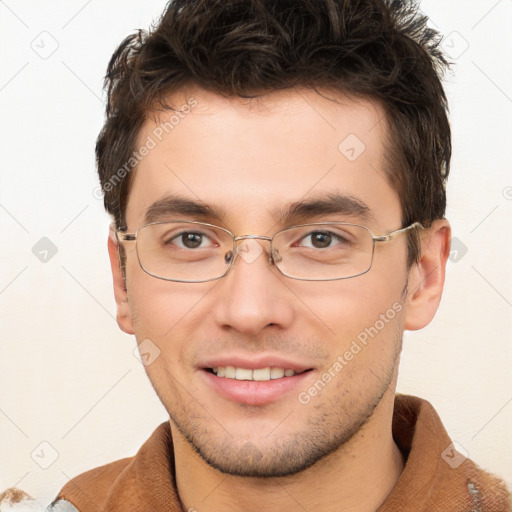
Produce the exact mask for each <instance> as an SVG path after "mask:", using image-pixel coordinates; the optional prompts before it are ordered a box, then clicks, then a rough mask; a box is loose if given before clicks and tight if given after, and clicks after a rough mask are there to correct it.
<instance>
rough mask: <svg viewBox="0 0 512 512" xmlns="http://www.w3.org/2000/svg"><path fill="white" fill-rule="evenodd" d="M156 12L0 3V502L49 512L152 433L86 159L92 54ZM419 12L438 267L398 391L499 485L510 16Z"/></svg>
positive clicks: (486, 8) (508, 1)
mask: <svg viewBox="0 0 512 512" xmlns="http://www.w3.org/2000/svg"><path fill="white" fill-rule="evenodd" d="M164 5H165V2H164V1H161V0H158V1H157V0H152V1H148V2H135V1H134V0H131V1H126V0H125V1H121V0H115V1H112V0H109V1H100V0H89V1H84V0H68V1H66V2H64V1H62V2H58V1H55V0H53V1H45V2H40V1H35V0H33V1H18V2H16V1H14V0H6V1H0V48H1V57H0V58H1V61H0V130H1V133H0V141H1V148H2V151H1V153H0V154H1V160H0V180H1V181H0V225H1V230H0V233H1V235H2V242H1V244H0V247H1V248H0V251H1V252H0V253H1V262H2V264H1V268H0V320H1V324H0V325H1V333H0V335H1V356H0V454H1V457H0V458H1V460H0V490H2V489H3V488H6V487H9V486H14V485H17V486H19V487H21V488H23V489H25V490H27V491H28V492H30V493H32V494H33V495H36V496H39V497H42V496H47V497H51V496H52V495H54V493H56V492H57V490H58V489H59V488H60V487H61V486H62V485H63V484H65V483H66V482H67V480H68V478H70V477H72V476H74V475H76V474H78V473H80V472H82V471H85V470H87V469H90V468H92V467H95V466H98V465H100V464H103V463H106V462H109V461H111V460H115V459H118V458H122V457H125V456H129V455H132V454H134V453H135V451H136V450H137V449H138V447H139V446H140V445H141V444H142V442H143V441H144V440H145V439H146V438H147V437H148V436H149V434H150V433H151V432H152V431H153V429H154V428H155V427H156V426H157V425H158V424H159V423H160V422H162V421H164V420H165V419H166V414H165V411H164V410H163V407H162V406H161V405H160V403H159V401H158V399H157V398H156V396H155V395H154V393H153V390H152V389H151V386H150V384H149V382H148V381H147V379H146V376H145V373H144V371H143V368H142V365H141V364H140V363H139V361H138V360H137V358H136V357H135V356H134V354H133V350H134V348H135V340H134V338H132V337H129V336H127V335H124V334H123V333H121V332H120V330H119V329H118V327H117V324H116V323H115V321H114V315H115V308H114V299H113V293H112V290H111V278H110V270H109V265H108V259H107V251H106V239H107V230H108V223H109V219H108V218H107V216H106V214H104V212H103V209H102V203H101V201H100V200H98V198H97V188H96V187H97V181H96V175H95V167H94V155H93V147H94V141H95V138H96V135H97V133H98V131H99V129H100V127H101V125H102V121H103V110H104V105H103V96H102V90H101V88H102V77H103V75H104V72H105V69H106V65H107V62H108V60H109V58H110V55H111V54H112V52H113V50H114V48H115V47H116V45H117V44H118V43H119V42H120V41H121V39H122V38H123V37H124V36H125V35H127V34H128V33H130V32H132V31H133V30H135V29H137V28H139V27H143V28H147V27H148V26H149V24H150V23H151V21H152V20H153V19H155V18H156V17H157V16H158V15H159V14H160V13H161V11H162V9H163V7H164ZM422 10H423V11H424V12H425V13H427V14H428V15H429V16H430V17H431V20H432V22H431V24H432V26H434V27H436V28H438V29H439V30H441V32H442V33H443V34H445V35H446V38H445V41H444V43H443V45H444V46H445V48H446V50H447V51H448V53H449V54H450V55H451V57H452V59H453V60H454V61H455V62H456V65H455V67H454V74H450V75H449V76H448V77H447V85H446V88H447V92H448V95H449V100H450V105H451V121H452V126H453V143H454V157H453V166H452V175H451V178H450V180H449V186H448V192H449V196H448V197H449V208H448V218H449V219H450V221H451V223H452V227H453V234H454V236H455V237H456V242H455V244H454V249H456V251H454V252H453V253H452V256H451V261H450V262H449V263H448V276H447V283H446V291H445V294H444V298H443V302H442V304H441V308H440V311H439V313H438V315H437V317H436V318H435V320H434V322H433V323H432V325H431V326H429V327H428V328H427V329H424V330H423V331H421V332H416V333H407V334H406V340H405V347H404V354H403V357H402V366H401V374H400V380H399V391H401V392H404V393H412V394H416V395H418V396H421V397H424V398H426V399H428V400H430V401H431V402H432V403H433V404H434V406H435V407H436V409H437V411H438V412H439V414H440V416H441V418H442V419H443V421H444V424H445V426H446V428H447V430H448V432H449V433H450V435H451V437H452V438H453V439H454V440H456V441H457V442H458V443H459V444H460V446H461V447H463V449H464V450H466V451H467V452H468V453H469V455H470V457H471V458H473V459H474V460H475V461H476V462H477V463H479V464H480V465H482V466H483V467H485V468H488V469H490V470H492V471H493V472H495V473H497V474H499V475H501V476H502V477H504V478H506V480H507V481H508V483H509V484H511V483H512V462H511V461H512V436H511V435H510V432H511V427H512V372H511V366H512V343H511V333H512V270H511V267H512V262H511V252H512V251H511V249H512V243H511V239H512V222H511V221H512V172H511V166H510V163H511V161H512V158H511V157H512V59H511V58H510V55H512V36H511V33H510V32H511V31H510V23H511V20H512V0H500V1H496V0H481V1H478V2H476V1H471V2H468V1H467V0H465V1H462V0H456V1H455V0H452V1H450V2H445V1H444V0H429V1H424V2H423V3H422ZM52 52H53V53H52ZM43 237H47V238H48V239H49V240H51V242H52V244H53V245H54V246H55V248H56V250H57V252H56V254H55V255H53V254H52V249H51V248H50V246H49V245H48V242H47V241H43V242H40V240H41V238H43ZM38 243H39V244H41V245H36V244H38ZM34 246H36V249H33V248H34ZM44 250H48V251H49V252H48V253H47V254H46V255H45V253H44ZM34 253H36V254H34ZM45 256H46V259H47V261H46V262H44V261H40V258H43V257H45ZM41 443H43V444H41ZM45 467H46V468H47V469H44V468H45Z"/></svg>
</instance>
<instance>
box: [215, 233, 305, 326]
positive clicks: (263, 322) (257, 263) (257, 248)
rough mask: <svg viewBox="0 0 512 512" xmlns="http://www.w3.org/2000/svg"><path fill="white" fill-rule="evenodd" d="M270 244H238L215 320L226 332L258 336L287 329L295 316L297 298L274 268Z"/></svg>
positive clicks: (219, 295)
mask: <svg viewBox="0 0 512 512" xmlns="http://www.w3.org/2000/svg"><path fill="white" fill-rule="evenodd" d="M269 250H270V244H269V243H268V240H266V239H263V240H255V239H252V238H247V239H244V240H239V241H238V242H237V250H236V255H234V257H235V261H234V263H233V267H232V268H231V269H230V271H229V273H228V274H227V275H226V276H225V277H224V278H223V279H222V280H221V283H219V286H218V287H217V289H218V293H217V298H216V300H215V305H214V317H215V320H216V322H217V324H218V325H219V326H220V327H222V328H223V329H232V330H234V331H238V332H240V333H243V334H252V335H254V334H257V333H259V332H260V331H262V330H263V329H265V328H266V327H268V326H275V327H280V328H286V327H288V326H290V325H291V323H292V322H293V318H294V315H295V304H294V296H293V294H292V293H291V292H290V291H289V290H288V288H287V287H286V286H285V284H283V282H282V280H283V279H286V277H284V276H282V275H281V274H280V273H279V271H278V270H277V269H276V268H275V267H273V266H272V262H271V259H270V257H269V253H268V251H269Z"/></svg>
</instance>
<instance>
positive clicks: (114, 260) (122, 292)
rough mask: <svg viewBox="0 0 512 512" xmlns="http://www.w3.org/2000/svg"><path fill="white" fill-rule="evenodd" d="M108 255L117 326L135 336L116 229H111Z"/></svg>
mask: <svg viewBox="0 0 512 512" xmlns="http://www.w3.org/2000/svg"><path fill="white" fill-rule="evenodd" d="M108 254H109V257H110V266H111V268H112V278H113V284H114V296H115V299H116V307H117V315H116V318H117V324H118V325H119V327H120V328H121V330H122V331H124V332H125V333H127V334H135V331H134V329H133V323H132V314H131V310H130V305H129V303H128V292H127V290H126V281H125V278H124V275H123V271H122V270H121V264H120V259H119V242H118V241H117V239H116V235H115V231H114V227H113V226H111V227H110V232H109V237H108Z"/></svg>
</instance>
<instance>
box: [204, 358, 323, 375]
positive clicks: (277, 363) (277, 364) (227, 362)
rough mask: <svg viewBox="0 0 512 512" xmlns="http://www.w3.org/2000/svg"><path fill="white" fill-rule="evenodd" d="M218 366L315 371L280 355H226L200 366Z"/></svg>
mask: <svg viewBox="0 0 512 512" xmlns="http://www.w3.org/2000/svg"><path fill="white" fill-rule="evenodd" d="M218 366H235V367H236V368H247V369H248V370H256V369H258V368H267V367H270V368H283V369H284V370H293V371H294V372H296V373H299V372H303V371H305V370H314V367H313V365H311V364H310V365H308V364H307V363H303V362H299V361H293V360H291V359H287V358H285V357H281V356H278V355H259V356H258V355H254V356H251V357H250V358H248V357H244V356H240V355H236V354H233V355H224V356H217V357H215V358H212V359H208V360H205V361H204V362H201V363H200V364H199V367H200V368H202V369H205V368H217V367H218Z"/></svg>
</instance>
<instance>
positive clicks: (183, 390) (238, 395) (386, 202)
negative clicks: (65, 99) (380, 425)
mask: <svg viewBox="0 0 512 512" xmlns="http://www.w3.org/2000/svg"><path fill="white" fill-rule="evenodd" d="M190 96H193V97H194V99H195V100H196V101H197V106H196V107H194V108H193V109H192V112H191V113H188V114H183V115H182V118H180V121H179V123H177V124H175V126H174V128H173V129H172V130H168V132H169V133H165V130H164V131H163V130H161V129H158V126H157V124H156V123H155V121H154V120H148V121H147V122H146V123H145V125H144V126H143V129H142V131H141V133H140V136H139V144H140V145H141V146H142V145H143V144H145V143H146V142H147V141H148V137H150V138H152V139H154V140H155V142H156V143H157V144H156V147H154V148H153V149H151V150H150V151H149V153H148V155H147V156H146V157H145V158H144V159H143V160H142V161H141V162H140V164H139V165H138V168H137V170H136V174H135V176H134V181H133V184H132V187H131V190H130V195H129V200H128V204H127V210H126V223H127V228H128V232H135V231H136V230H137V229H138V228H140V227H141V226H143V225H144V224H146V223H147V221H148V219H147V217H146V215H147V212H148V210H149V209H150V207H151V206H152V205H154V204H155V203H156V202H161V201H162V200H163V199H166V198H176V197H179V198H180V199H186V200H189V201H191V202H196V203H201V204H203V205H204V204H206V205H209V206H210V207H211V209H212V210H214V211H216V212H217V216H216V217H215V218H205V217H203V216H201V217H197V216H196V215H195V214H193V213H192V210H190V211H189V212H188V213H187V212H185V211H183V212H181V213H180V212H179V211H178V212H173V213H170V212H169V213H166V211H165V208H164V209H162V208H160V209H159V210H158V212H157V213H158V216H157V218H156V219H155V218H153V219H152V220H161V221H165V220H173V219H181V220H195V221H203V222H210V223H212V224H216V225H221V226H223V227H224V228H226V229H229V230H230V231H231V232H232V233H233V234H234V235H235V236H238V235H246V234H254V235H266V236H272V235H273V234H274V233H275V232H276V231H278V230H279V229H282V228H285V227H288V226H290V225H293V224H303V223H308V222H323V221H325V222H332V221H348V222H352V223H356V224H362V225H365V226H367V227H368V228H369V229H370V230H371V231H372V232H373V233H374V234H385V233H388V232H390V231H392V230H395V229H398V228H400V227H402V226H401V211H400V205H399V200H398V197H397V194H396V192H395V191H394V190H393V189H392V188H391V186H390V185H389V184H388V182H387V180H386V179H385V171H384V168H385V165H386V163H385V158H384V147H383V141H384V140H385V136H386V126H385V122H384V116H383V112H382V110H381V109H380V108H379V107H378V106H377V105H376V104H374V103H372V102H370V101H365V100H361V99H360V100H357V101H356V100H351V99H348V98H346V97H343V96H341V95H338V97H337V99H338V103H336V102H332V101H329V100H327V99H325V98H322V97H321V96H320V95H318V94H317V93H315V92H313V91H310V90H300V91H299V90H293V91H287V92H279V93H273V94H272V95H268V96H265V97H263V98H260V99H259V100H240V99H226V98H222V97H219V96H217V95H214V94H212V93H208V92H206V91H203V90H197V89H196V90H194V91H193V92H192V91H188V94H187V95H185V93H184V92H183V93H180V94H176V95H174V96H173V100H174V101H173V104H174V105H177V106H180V105H183V104H185V103H186V100H187V97H190ZM172 114H173V112H172V111H169V112H163V113H161V114H160V118H159V120H160V122H162V123H164V122H165V121H167V120H168V118H169V117H170V116H171V115H172ZM155 134H158V137H156V136H155ZM159 138H161V140H158V139H159ZM363 144H364V146H363ZM333 195H340V196H343V197H344V198H347V197H348V198H351V199H355V200H357V201H358V202H359V203H362V204H364V205H366V207H367V211H366V212H365V213H364V214H363V213H362V212H361V211H355V210H354V211H353V212H348V211H342V210H340V211H335V210H333V209H332V208H331V211H330V212H328V213H325V212H324V213H318V212H317V211H316V210H315V208H311V209H310V210H311V211H310V213H307V212H306V213H305V214H304V215H302V216H301V217H300V218H295V217H289V216H287V215H286V214H287V213H288V209H289V207H290V206H291V205H296V203H305V202H312V201H322V200H325V199H326V198H328V197H332V196H333ZM160 204H162V203H160ZM168 204H169V205H170V204H171V203H168ZM317 206H318V204H317ZM153 210H154V208H153ZM303 213H304V212H303ZM254 243H258V244H260V245H261V248H262V249H263V252H262V254H260V255H259V256H258V257H257V258H256V259H255V260H254V261H252V258H246V260H247V261H246V260H244V258H243V257H241V256H237V261H236V262H235V264H234V266H233V268H232V269H231V270H230V272H229V273H228V274H227V275H226V276H225V277H224V278H222V279H220V280H217V281H212V282H205V283H179V282H171V281H164V280H160V279H156V278H154V277H152V276H150V275H148V274H146V273H145V272H144V271H143V270H142V269H141V268H140V266H139V263H138V261H137V256H136V252H135V247H134V245H135V244H134V243H128V244H126V251H127V260H126V283H127V299H128V306H129V314H128V317H127V318H125V319H124V320H121V326H122V328H123V329H124V330H126V331H127V332H135V334H136V337H137V340H138V343H141V342H143V341H144V340H150V342H151V343H152V344H154V345H156V347H158V349H159V350H160V355H159V357H157V358H156V359H155V360H154V361H153V362H152V363H151V364H150V365H148V366H147V367H146V369H147V372H148V375H149V378H150V380H151V382H152V384H153V386H154V388H155V390H156V392H157V393H158V395H159V397H160V399H161V400H162V402H163V404H164V406H165V407H166V409H167V411H168V413H169V415H170V418H171V426H172V428H173V431H176V432H177V431H179V432H181V434H182V435H183V436H184V437H185V438H186V439H187V440H188V441H189V442H190V443H191V444H192V445H193V447H194V448H195V449H196V451H197V452H198V453H199V454H200V455H201V456H202V457H203V459H204V460H206V461H207V462H208V463H209V464H211V465H212V466H214V467H216V468H218V469H220V470H221V471H224V472H228V473H231V474H240V475H254V476H257V475H259V476H263V475H267V476H272V475H274V476H278V475H284V474H292V473H295V472H297V471H300V470H302V469H304V468H306V467H308V466H310V465H311V464H313V463H314V462H316V461H317V460H318V459H320V458H321V457H322V456H324V455H326V454H328V453H330V452H332V451H333V450H335V449H337V448H338V447H339V446H341V445H342V444H343V443H345V442H346V441H347V440H348V439H349V438H350V437H351V436H352V434H354V433H355V432H357V431H358V429H359V427H361V425H363V424H364V423H365V422H366V421H367V420H368V419H369V418H370V417H371V416H372V413H373V412H374V410H375V408H376V406H377V405H378V404H379V401H380V400H381V398H382V397H383V396H384V395H385V394H386V395H389V394H393V393H394V384H395V380H396V371H395V370H396V367H397V364H398V356H399V352H400V349H401V337H402V332H403V324H404V312H405V306H404V307H402V304H404V297H403V291H404V289H405V287H406V284H407V268H406V255H407V251H406V237H405V236H400V237H398V238H397V239H396V240H395V241H393V243H390V244H379V243H377V244H376V247H375V254H374V261H373V265H372V268H371V270H370V271H369V272H368V273H366V274H364V275H361V276H358V277H355V278H351V279H344V280H334V281H299V280H293V279H290V278H287V277H285V276H283V275H282V274H280V273H279V271H278V270H277V269H276V268H275V267H274V266H272V265H271V264H270V263H269V258H268V250H269V242H268V241H258V242H254ZM146 343H148V342H146ZM151 346H153V345H151ZM350 354H352V356H350ZM336 363H338V364H336ZM226 366H233V367H235V368H245V369H247V370H254V369H261V370H263V369H264V368H269V367H270V368H277V370H274V371H273V374H274V375H277V376H279V375H280V372H281V373H282V370H295V372H296V373H297V374H295V375H292V376H284V377H282V378H276V379H271V380H269V381H247V380H237V379H236V378H234V379H233V378H229V377H220V376H217V375H215V374H214V373H212V368H214V367H215V368H219V367H226ZM304 370H306V371H304ZM299 372H300V373H299ZM287 373H289V372H287ZM264 374H265V373H264V371H262V372H260V373H259V375H264ZM326 374H328V375H330V378H329V377H326V376H325V375H326ZM239 375H242V376H243V375H247V372H243V371H241V372H239ZM319 380H320V381H322V382H323V384H324V385H322V384H321V383H320V384H319V383H318V381H319ZM315 390H316V392H315Z"/></svg>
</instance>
